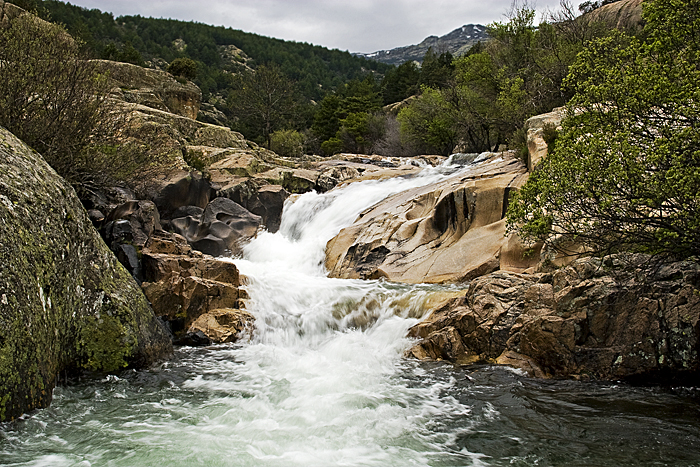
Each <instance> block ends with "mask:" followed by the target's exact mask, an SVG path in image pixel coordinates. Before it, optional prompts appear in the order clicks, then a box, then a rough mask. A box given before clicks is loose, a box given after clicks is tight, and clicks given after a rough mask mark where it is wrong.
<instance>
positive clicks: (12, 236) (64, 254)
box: [0, 128, 172, 420]
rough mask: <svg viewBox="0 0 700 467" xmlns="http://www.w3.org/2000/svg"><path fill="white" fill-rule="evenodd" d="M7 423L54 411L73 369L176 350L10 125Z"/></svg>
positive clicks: (2, 304)
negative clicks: (54, 398)
mask: <svg viewBox="0 0 700 467" xmlns="http://www.w3.org/2000/svg"><path fill="white" fill-rule="evenodd" d="M0 173H2V180H0V238H2V239H3V240H2V242H0V262H1V263H2V268H0V420H8V419H13V418H15V417H17V416H19V415H21V414H22V413H23V412H26V411H28V410H31V409H34V408H37V407H46V406H47V405H48V404H49V403H50V401H51V394H52V390H53V388H54V385H55V383H56V381H57V379H58V377H59V374H62V373H63V372H64V371H65V370H72V369H80V368H87V369H90V370H96V371H108V372H111V371H119V370H121V369H123V368H124V367H126V366H128V365H131V366H135V367H138V366H144V365H149V364H151V363H152V362H154V361H156V360H158V359H159V358H162V357H164V356H166V355H168V353H169V352H170V351H171V350H172V346H171V341H170V337H169V335H168V333H167V331H166V330H165V328H164V327H163V326H162V325H161V324H160V322H159V321H158V320H157V319H156V317H155V315H154V314H153V311H152V310H151V308H150V307H149V305H148V302H147V301H146V298H145V297H144V295H143V293H142V292H141V289H140V288H139V286H138V285H137V284H136V282H135V281H134V280H133V278H132V277H131V276H130V275H129V273H128V272H127V271H126V270H125V269H124V268H123V267H122V266H121V265H120V264H119V262H118V261H117V259H116V258H115V257H114V255H113V254H112V252H111V251H110V250H109V248H107V246H106V245H105V243H104V242H103V241H102V239H101V238H100V236H99V234H98V233H97V231H96V230H95V229H94V228H93V226H92V224H91V222H90V219H89V218H88V215H87V213H86V212H85V209H84V208H83V206H82V205H81V203H80V201H79V200H78V197H77V196H76V194H75V192H74V191H73V189H72V188H71V186H70V185H69V184H68V183H66V182H65V181H64V180H63V179H62V178H61V177H59V176H58V175H57V174H56V173H55V172H54V171H53V170H52V169H51V168H50V167H49V166H48V164H46V162H45V161H44V160H43V159H42V158H41V156H39V155H38V154H36V153H35V152H33V151H32V150H31V149H30V148H29V147H27V146H26V145H24V144H23V143H22V142H21V141H19V140H18V139H16V138H15V137H14V136H13V135H11V134H10V133H9V132H7V131H6V130H4V129H2V128H0Z"/></svg>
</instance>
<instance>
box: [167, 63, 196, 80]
mask: <svg viewBox="0 0 700 467" xmlns="http://www.w3.org/2000/svg"><path fill="white" fill-rule="evenodd" d="M167 72H168V73H170V74H171V75H173V76H180V77H182V78H185V79H189V80H190V81H192V80H194V79H195V78H196V77H197V62H195V61H194V60H192V59H191V58H187V57H181V58H176V59H175V60H173V61H172V62H171V63H170V65H168V69H167Z"/></svg>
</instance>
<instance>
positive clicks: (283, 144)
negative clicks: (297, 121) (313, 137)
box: [270, 130, 304, 157]
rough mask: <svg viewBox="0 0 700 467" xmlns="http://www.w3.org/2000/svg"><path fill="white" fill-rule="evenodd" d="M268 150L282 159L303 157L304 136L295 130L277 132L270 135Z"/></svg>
mask: <svg viewBox="0 0 700 467" xmlns="http://www.w3.org/2000/svg"><path fill="white" fill-rule="evenodd" d="M270 149H271V150H273V151H274V152H276V153H277V154H279V155H280V156H284V157H301V156H303V155H304V135H302V134H301V133H299V132H298V131H296V130H277V131H275V132H273V133H272V134H271V135H270Z"/></svg>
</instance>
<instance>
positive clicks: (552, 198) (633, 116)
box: [508, 0, 700, 257]
mask: <svg viewBox="0 0 700 467" xmlns="http://www.w3.org/2000/svg"><path fill="white" fill-rule="evenodd" d="M644 18H645V20H646V26H645V31H644V33H645V37H647V39H645V40H639V39H636V38H633V37H629V36H627V35H625V34H623V33H615V34H612V35H611V36H609V37H606V38H603V39H599V40H597V41H595V42H593V43H592V44H590V46H589V47H587V48H586V49H585V50H584V51H583V52H582V53H581V54H580V55H579V57H578V59H577V60H576V63H575V64H574V65H573V66H572V68H571V71H570V73H569V75H568V77H567V79H566V82H565V84H566V85H567V87H568V88H569V89H571V90H573V93H574V95H573V98H572V99H571V100H570V101H569V103H568V105H567V108H568V115H569V116H568V118H567V119H566V120H565V121H564V124H563V130H562V132H561V134H560V135H559V137H558V138H557V140H556V143H555V146H554V150H553V151H552V153H551V154H550V155H548V156H547V157H546V158H545V159H544V161H542V163H541V164H540V166H539V168H538V169H537V170H535V171H534V172H533V173H532V175H531V177H530V179H529V181H528V182H527V183H526V185H525V186H524V187H523V188H522V190H521V191H520V192H519V193H518V194H517V195H516V196H515V198H514V199H513V200H512V202H511V203H510V206H509V208H508V222H509V228H510V230H511V231H512V230H517V231H518V232H519V233H520V234H521V236H523V237H524V238H526V239H528V240H530V241H533V242H534V241H549V240H551V239H552V234H559V235H563V236H564V237H565V238H567V239H570V240H573V241H575V242H578V243H579V244H582V245H585V246H587V247H588V248H589V249H591V250H592V251H595V252H600V253H608V252H615V251H621V250H632V251H642V252H649V253H653V254H671V255H673V256H676V257H686V256H689V255H698V254H700V190H698V187H700V125H698V124H699V123H700V107H698V102H700V86H699V85H698V83H699V82H700V47H699V45H700V1H699V0H685V1H683V0H648V1H647V2H645V7H644Z"/></svg>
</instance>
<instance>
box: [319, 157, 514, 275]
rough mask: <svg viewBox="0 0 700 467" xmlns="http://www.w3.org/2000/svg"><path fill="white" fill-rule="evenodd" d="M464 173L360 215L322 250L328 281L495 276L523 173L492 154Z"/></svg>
mask: <svg viewBox="0 0 700 467" xmlns="http://www.w3.org/2000/svg"><path fill="white" fill-rule="evenodd" d="M491 159H492V160H491V161H490V162H486V163H482V164H481V165H478V166H475V167H474V169H473V170H472V171H471V172H469V173H468V174H466V175H464V174H463V175H455V176H453V177H450V178H448V179H446V180H444V181H442V182H439V183H437V184H433V185H428V186H423V187H419V188H414V189H410V190H407V191H404V192H401V193H398V194H396V195H393V196H390V197H388V198H387V199H385V200H384V201H381V202H379V203H377V204H376V205H374V206H372V207H371V208H369V209H367V210H366V211H365V212H363V213H361V214H360V216H359V217H358V219H357V220H356V221H355V223H354V224H353V225H351V226H350V227H347V228H345V229H343V230H342V231H341V232H340V233H339V234H338V235H337V236H336V237H335V238H333V239H331V240H330V241H329V242H328V245H327V247H326V268H327V269H328V270H329V271H330V276H331V277H340V278H380V277H385V278H386V279H388V280H391V281H396V282H407V283H424V282H428V283H443V282H460V281H465V280H469V279H472V278H474V277H477V276H480V275H483V274H488V273H490V272H493V271H495V270H498V269H499V268H500V266H501V264H500V259H499V254H500V251H501V249H502V248H503V247H504V246H505V245H506V244H507V241H508V239H507V238H506V237H505V236H504V233H505V219H504V213H505V208H506V203H507V200H508V195H509V193H510V190H511V189H512V188H517V187H519V186H520V185H521V184H522V183H524V180H525V167H524V166H523V164H522V162H521V161H519V160H517V159H516V158H515V157H513V155H512V154H510V153H505V154H504V155H501V154H498V155H494V156H493V157H492V158H491Z"/></svg>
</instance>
